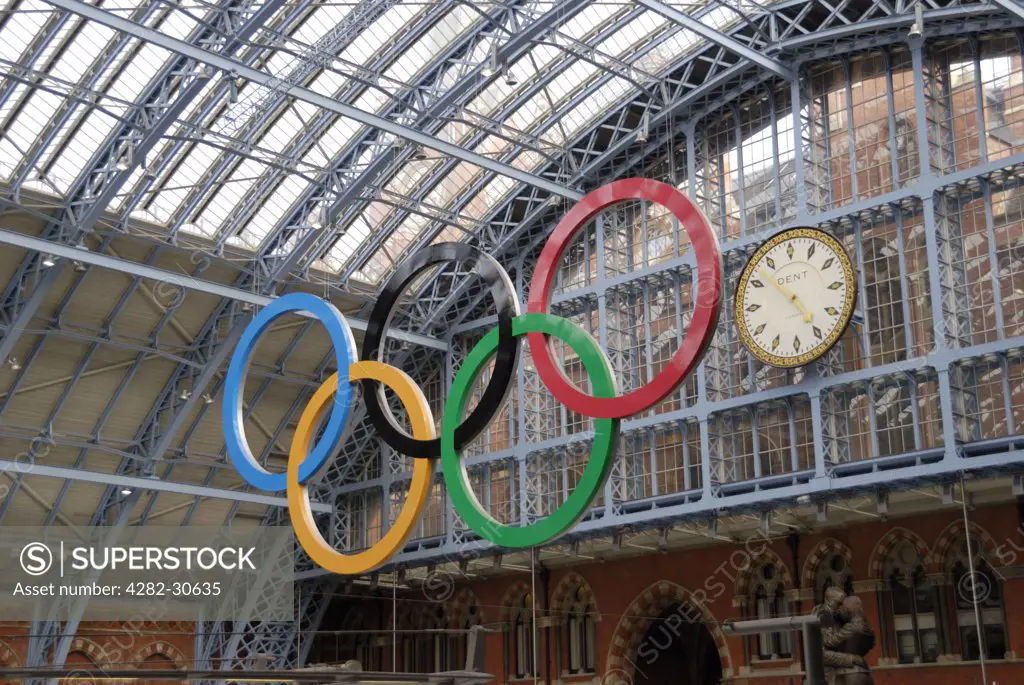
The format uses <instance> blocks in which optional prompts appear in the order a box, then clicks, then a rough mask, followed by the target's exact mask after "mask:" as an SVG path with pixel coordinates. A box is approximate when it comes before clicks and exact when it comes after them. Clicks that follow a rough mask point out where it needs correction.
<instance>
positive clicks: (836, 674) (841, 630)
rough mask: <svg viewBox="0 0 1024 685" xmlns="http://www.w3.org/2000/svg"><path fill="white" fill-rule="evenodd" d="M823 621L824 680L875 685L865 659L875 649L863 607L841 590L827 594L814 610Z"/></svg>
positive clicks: (833, 684) (832, 683) (831, 683)
mask: <svg viewBox="0 0 1024 685" xmlns="http://www.w3.org/2000/svg"><path fill="white" fill-rule="evenodd" d="M814 613H815V615H816V616H818V618H820V619H821V641H822V647H823V649H824V654H823V661H824V663H825V678H826V679H827V680H828V685H874V680H873V679H872V677H871V669H870V668H868V664H867V662H866V661H865V660H864V657H865V656H867V653H868V652H870V651H871V649H872V648H873V647H874V646H875V633H874V631H873V630H872V629H871V626H870V625H868V621H867V616H866V615H865V613H864V605H863V603H862V602H861V601H860V599H858V598H857V597H847V596H846V593H844V592H843V591H842V590H840V589H838V588H829V589H828V590H826V591H825V601H824V602H823V603H822V604H819V605H818V606H816V607H814Z"/></svg>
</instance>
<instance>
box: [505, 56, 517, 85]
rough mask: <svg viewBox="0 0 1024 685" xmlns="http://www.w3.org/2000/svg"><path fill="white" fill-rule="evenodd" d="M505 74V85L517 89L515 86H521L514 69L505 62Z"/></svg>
mask: <svg viewBox="0 0 1024 685" xmlns="http://www.w3.org/2000/svg"><path fill="white" fill-rule="evenodd" d="M504 72H505V85H506V86H512V87H515V86H518V85H519V79H517V78H516V75H515V74H513V73H512V67H510V66H509V64H508V62H505V69H504Z"/></svg>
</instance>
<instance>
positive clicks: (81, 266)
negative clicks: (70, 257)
mask: <svg viewBox="0 0 1024 685" xmlns="http://www.w3.org/2000/svg"><path fill="white" fill-rule="evenodd" d="M71 263H72V264H74V265H75V273H78V274H84V273H85V272H86V270H87V269H86V266H85V264H82V262H71Z"/></svg>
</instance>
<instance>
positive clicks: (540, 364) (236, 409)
mask: <svg viewBox="0 0 1024 685" xmlns="http://www.w3.org/2000/svg"><path fill="white" fill-rule="evenodd" d="M631 199H642V200H646V201H648V202H653V203H657V204H660V205H662V206H664V207H666V208H667V209H668V210H669V211H671V212H672V214H674V215H675V217H676V218H677V219H678V220H679V223H680V225H681V226H682V227H683V228H684V229H685V230H686V232H687V235H688V236H689V238H690V242H691V243H692V244H693V250H694V254H695V256H696V260H697V278H698V282H699V284H700V288H701V296H698V297H697V301H696V303H695V307H694V313H693V317H692V321H691V323H690V326H689V328H688V329H687V332H686V334H685V336H684V338H683V341H682V344H681V345H680V347H679V350H678V351H677V352H676V354H675V356H673V358H672V359H671V360H670V362H669V363H668V365H667V366H666V367H665V369H664V370H662V372H661V373H659V374H658V375H657V376H656V377H655V378H654V379H653V380H652V381H651V382H650V383H648V384H647V385H646V386H644V387H642V388H639V389H637V390H634V391H632V392H629V393H626V394H625V395H621V396H620V395H618V390H617V387H616V382H615V378H614V375H613V373H612V369H611V364H610V363H609V361H608V358H607V357H606V356H605V353H604V352H603V351H602V350H601V348H600V347H599V346H598V344H597V343H596V342H595V341H594V339H593V338H592V337H591V336H590V334H588V333H587V332H586V331H584V330H583V329H581V328H579V327H578V326H576V325H575V324H574V323H572V322H571V321H569V320H567V319H562V318H558V317H556V316H554V315H552V314H549V313H547V312H546V309H547V300H548V296H549V293H550V289H551V285H552V282H553V279H554V276H555V273H556V271H557V270H558V268H559V263H560V261H561V257H562V254H563V253H564V251H565V249H566V247H567V245H568V244H569V242H570V241H571V240H572V238H573V236H574V235H575V233H576V232H577V231H578V230H579V228H581V227H582V226H584V225H585V224H586V223H587V222H588V221H590V220H591V219H592V218H594V217H595V216H596V215H597V214H598V213H600V212H601V211H602V210H604V209H606V208H607V207H609V206H611V205H613V204H616V203H618V202H622V201H624V200H631ZM449 261H459V262H462V263H464V264H465V263H472V264H473V265H474V268H475V270H476V271H477V272H478V274H479V275H480V276H481V277H483V279H484V280H485V281H486V282H487V284H488V287H489V290H490V294H491V296H492V297H493V299H494V302H495V306H496V309H497V314H498V316H497V320H498V322H497V323H498V325H497V326H496V327H495V328H494V329H493V330H491V331H490V332H489V333H487V335H485V336H484V337H483V339H482V340H481V341H480V342H479V343H477V344H476V345H475V346H474V347H473V349H472V350H471V351H470V353H469V355H468V356H467V358H466V360H465V361H464V362H463V364H462V366H461V368H460V369H459V372H458V374H457V375H456V377H455V379H454V382H453V384H452V388H451V391H450V394H449V397H448V405H447V407H446V409H445V411H444V414H443V417H442V421H441V434H440V437H438V436H437V434H436V432H435V429H434V418H433V415H432V413H431V410H430V407H429V404H428V403H427V400H426V397H425V396H424V393H423V391H422V390H421V389H420V388H419V386H417V385H416V384H415V383H414V382H413V380H412V379H411V378H409V376H408V375H406V374H405V373H404V372H402V371H400V370H399V369H397V368H395V367H392V366H389V365H387V364H385V363H384V362H382V361H380V359H379V358H380V356H381V354H382V348H383V338H384V335H385V331H386V330H387V328H388V327H389V324H390V322H391V318H392V315H393V310H394V308H395V305H396V303H397V301H398V298H399V297H400V295H401V293H402V290H403V289H404V288H405V287H406V286H407V285H408V284H409V283H411V282H412V281H413V280H415V279H416V277H417V276H418V275H420V274H421V273H422V272H423V271H424V270H425V269H426V268H428V267H430V266H432V265H435V264H439V263H443V262H449ZM599 268H603V267H599ZM721 297H722V260H721V252H720V250H719V247H718V240H717V238H716V236H715V234H714V231H713V230H712V229H711V227H710V225H709V224H708V222H707V220H706V219H705V218H704V216H703V215H702V214H701V212H700V210H699V209H698V208H697V207H696V206H694V205H693V203H691V202H690V200H688V199H687V198H686V197H685V196H684V195H682V194H681V193H679V192H678V191H677V190H676V189H675V188H672V187H671V186H668V185H665V184H664V183H659V182H657V181H652V180H645V179H627V180H624V181H616V182H614V183H611V184H609V185H607V186H604V187H603V188H599V189H598V190H595V191H594V192H592V193H590V194H589V195H587V196H586V197H584V198H583V200H582V201H581V202H580V204H579V205H577V206H576V207H575V208H573V209H572V210H571V211H570V212H569V213H568V214H567V215H566V216H565V218H563V219H562V221H561V222H559V224H558V226H557V227H556V228H555V231H554V233H553V234H552V235H551V237H550V239H549V240H548V243H547V244H546V245H545V246H544V248H543V250H542V252H541V256H540V260H539V262H538V265H537V269H536V271H535V273H534V277H533V281H532V282H531V284H530V291H529V300H528V302H529V307H528V313H527V314H524V315H520V314H519V303H518V298H517V296H516V293H515V291H514V289H513V286H512V281H511V279H509V277H508V274H507V273H505V271H504V269H502V268H501V266H500V265H499V264H498V262H497V261H495V260H494V258H492V257H490V256H488V255H486V254H484V253H482V252H480V251H479V250H478V249H476V248H473V247H470V246H468V245H464V244H452V243H446V244H440V245H436V246H433V247H430V248H428V249H426V250H424V251H421V252H417V253H415V254H413V255H412V256H411V257H410V258H409V259H408V260H407V261H405V262H404V263H402V264H401V265H399V266H398V268H397V269H396V271H395V273H394V275H393V276H392V278H391V279H390V280H389V281H388V282H387V283H386V284H385V286H384V287H383V288H382V290H381V293H380V295H379V297H378V299H377V302H376V304H375V306H374V308H373V311H372V313H371V316H370V321H369V323H368V325H367V331H366V336H365V338H364V340H363V348H362V353H363V361H357V359H358V358H357V356H356V348H355V342H354V340H353V338H352V332H351V330H350V329H349V325H348V323H347V322H346V320H345V317H344V316H343V315H342V314H341V313H340V312H339V311H338V310H337V309H336V308H335V307H334V306H333V305H331V304H330V303H329V302H326V301H324V300H321V299H320V298H318V297H316V296H314V295H311V294H304V293H291V294H287V295H284V296H282V297H280V298H278V299H277V300H274V301H273V302H272V303H271V304H269V305H268V306H267V307H266V308H265V309H263V310H262V311H261V312H260V313H259V314H258V315H257V316H256V317H255V318H254V319H253V321H252V323H251V324H250V325H249V327H248V328H247V329H246V330H245V331H244V332H243V334H242V336H241V338H240V339H239V342H238V346H237V348H236V349H235V351H234V354H233V355H232V357H231V362H230V365H229V367H228V372H227V377H226V380H225V386H224V387H225V390H224V396H225V397H224V406H223V414H222V419H223V422H224V437H225V443H226V445H227V453H228V455H229V457H230V458H231V461H232V462H233V463H234V464H235V467H236V468H237V469H238V472H239V473H240V474H241V476H242V477H243V478H244V479H245V480H246V481H248V483H249V484H250V485H252V486H254V487H256V488H259V489H261V490H267V491H270V492H282V491H284V492H286V493H287V500H288V511H289V516H290V518H291V522H292V526H293V527H294V529H295V534H296V538H297V539H298V541H299V542H300V544H301V545H302V547H303V549H305V550H306V552H307V553H308V554H309V556H310V558H311V559H312V560H313V561H314V562H315V563H317V564H319V565H320V566H322V567H323V568H325V569H327V570H328V571H332V572H334V573H339V574H345V575H352V574H361V573H366V572H368V571H372V570H373V569H375V568H377V567H379V566H381V565H382V564H384V563H385V562H387V560H388V559H389V558H390V557H391V556H392V555H393V554H394V553H396V552H398V551H400V550H401V549H402V546H403V545H404V544H405V542H406V540H408V538H409V535H410V534H411V532H412V531H413V529H414V528H415V525H416V522H417V520H418V519H419V516H420V514H421V513H422V511H423V509H424V507H425V506H426V501H427V499H428V497H429V495H430V492H431V490H432V484H433V477H434V472H435V468H436V465H435V462H434V459H436V458H437V457H440V461H441V469H442V472H443V474H444V477H445V480H446V482H447V484H448V493H449V496H450V498H451V501H452V504H453V505H454V508H455V511H456V513H457V514H458V515H459V516H460V517H461V518H462V520H463V521H465V522H466V524H467V525H469V527H470V528H472V529H473V530H474V531H475V532H476V533H477V534H478V535H480V536H481V537H482V538H484V539H486V540H489V541H491V542H493V543H494V544H496V545H500V546H503V547H513V548H519V547H530V546H533V545H539V544H543V543H545V542H548V541H550V540H552V539H554V538H556V537H558V536H559V535H561V534H563V533H565V532H566V531H567V530H568V529H569V528H570V527H571V526H572V525H573V524H574V523H575V522H576V521H578V520H579V518H580V517H581V516H583V514H584V513H585V512H586V510H587V509H588V508H589V507H590V505H591V503H592V502H593V499H594V497H595V496H596V495H597V494H598V493H600V492H601V490H602V488H603V486H604V483H605V481H606V480H607V478H608V474H609V473H610V471H611V466H612V462H613V460H614V453H615V442H616V438H617V436H618V430H619V419H621V418H624V417H626V416H630V415H633V414H637V413H640V412H643V411H645V410H647V409H649V408H651V407H653V406H654V405H655V404H657V403H658V402H659V401H661V400H662V399H664V398H665V397H666V396H667V395H668V394H669V393H671V392H672V391H673V390H674V389H675V388H676V387H678V386H679V384H680V383H681V382H682V381H683V380H684V379H685V378H686V376H687V374H689V372H690V371H691V370H692V369H693V368H694V367H695V366H696V365H697V364H698V363H699V362H700V359H701V357H702V356H703V354H704V351H705V349H706V348H707V345H708V344H709V343H710V341H711V337H712V335H713V334H714V329H715V324H716V322H717V320H718V310H719V305H720V303H721ZM288 312H305V313H308V314H309V315H311V316H313V317H314V318H316V319H318V320H319V321H320V322H321V323H323V324H324V326H325V327H326V329H327V332H328V334H329V336H330V339H331V343H332V345H333V346H334V354H335V358H336V362H337V368H338V372H337V373H335V374H333V375H331V377H330V378H328V379H327V380H326V381H325V382H324V383H323V384H322V385H321V386H320V387H319V389H317V391H316V393H314V395H313V397H312V399H311V400H310V403H309V404H308V405H307V406H306V408H305V409H304V410H303V413H302V416H301V418H300V420H299V424H298V426H297V428H296V431H295V435H294V437H293V439H292V444H291V446H290V448H289V452H288V466H287V470H286V472H285V473H270V472H268V471H267V470H266V469H264V468H263V466H261V465H260V464H259V462H258V461H257V460H256V458H255V457H254V456H253V454H252V452H251V451H250V449H249V447H248V445H247V444H246V440H245V431H244V428H243V411H242V409H243V407H242V397H243V391H244V387H245V376H246V372H247V371H248V367H249V363H250V361H251V358H252V355H253V352H254V350H255V348H256V343H257V340H258V339H259V337H260V335H262V334H263V333H264V332H265V331H266V330H267V328H269V326H270V325H271V324H272V323H273V322H274V321H275V320H276V319H277V318H279V317H281V316H282V315H284V314H286V313H288ZM523 335H525V336H526V337H527V340H528V342H529V345H530V350H531V352H532V353H533V359H534V363H535V365H536V369H537V373H538V375H539V376H540V379H541V381H542V382H544V384H545V385H546V386H547V387H548V389H549V390H550V392H551V393H552V395H554V396H555V397H556V398H557V399H559V400H560V401H561V402H562V403H563V404H565V405H566V406H567V407H568V408H569V409H571V410H573V411H575V412H577V413H579V414H583V415H584V416H589V417H592V418H594V419H595V422H594V426H595V430H594V436H593V441H592V443H591V448H590V449H591V454H590V458H589V459H588V461H587V464H586V466H585V468H584V470H583V474H582V476H581V479H580V482H579V483H578V484H577V486H576V487H575V488H574V489H573V491H572V492H571V493H570V494H569V496H568V497H567V498H566V500H565V502H563V503H562V505H561V506H559V507H558V508H557V509H556V510H555V511H554V512H553V513H552V514H551V515H549V516H547V517H546V518H544V519H542V520H540V521H536V522H534V523H531V524H529V525H526V526H523V527H517V526H508V525H504V524H501V523H499V522H498V521H496V520H495V519H494V518H493V517H491V516H490V515H489V514H488V512H487V511H486V510H485V509H484V508H483V507H482V506H481V504H480V502H479V501H478V500H477V497H476V495H475V494H474V492H473V488H472V486H471V484H470V481H469V475H468V473H467V471H466V468H465V465H464V464H463V462H462V460H461V458H460V456H459V453H460V450H462V449H463V448H464V447H465V446H466V445H467V444H469V443H470V442H471V441H472V440H473V439H474V438H475V437H477V436H478V435H480V433H482V432H483V431H484V430H486V428H487V427H488V425H489V424H490V423H491V421H492V420H493V418H494V416H496V415H497V414H498V411H499V409H500V408H501V405H502V404H503V403H504V401H505V399H506V398H507V396H508V392H509V388H510V386H511V383H512V378H513V376H514V374H515V373H516V370H517V368H518V365H519V338H520V337H522V336H523ZM550 336H554V337H556V338H559V339H560V340H562V341H563V342H565V343H566V344H567V345H568V346H569V347H570V348H572V349H573V350H574V351H575V352H576V354H577V355H578V357H579V359H580V361H581V362H582V364H583V367H584V368H585V369H586V371H587V373H588V374H589V375H590V379H591V387H592V389H593V393H594V394H593V395H588V394H585V393H583V392H581V391H579V390H578V389H577V388H576V387H575V386H574V385H573V384H572V382H571V381H570V380H569V379H568V378H567V377H566V376H565V375H564V373H563V372H562V370H561V368H560V367H559V366H558V365H556V362H555V360H554V358H553V356H552V354H551V351H550V349H549V347H548V340H549V337H550ZM492 358H493V359H494V367H493V368H494V370H493V375H492V377H491V378H490V380H489V382H488V384H487V386H486V388H485V390H484V392H483V394H482V397H481V399H480V401H479V403H478V404H477V406H476V407H475V408H474V409H473V411H472V412H470V413H469V415H468V416H464V414H465V410H466V406H467V405H468V403H469V401H470V397H471V395H472V394H473V388H474V387H475V382H476V380H477V379H478V377H479V376H480V373H481V372H482V370H483V369H484V368H486V367H487V366H488V365H489V364H490V362H491V360H492ZM354 382H360V383H362V384H363V387H364V393H363V397H364V398H365V399H366V405H367V415H368V417H369V419H370V421H371V422H372V423H373V425H374V426H375V427H376V428H377V431H378V434H379V435H380V437H381V439H382V440H384V442H385V443H387V444H388V445H391V446H392V447H393V448H395V449H396V450H397V451H398V452H399V453H402V454H406V455H409V456H412V457H414V460H413V471H412V480H411V482H410V486H409V493H408V496H407V498H406V501H405V504H404V505H403V507H402V509H401V511H400V512H399V515H398V517H397V519H396V521H395V523H394V524H393V525H392V526H391V527H390V529H389V530H388V532H387V533H386V534H385V535H384V537H383V538H381V540H380V541H379V542H377V543H376V544H375V545H374V546H372V547H371V548H370V549H368V550H365V551H362V552H359V553H356V554H351V555H346V554H342V553H340V552H338V551H336V550H335V549H333V548H332V547H331V546H330V545H329V544H328V543H327V541H325V540H324V538H323V536H322V535H321V534H320V531H319V530H318V529H317V526H316V521H315V520H314V518H313V513H312V510H311V507H310V502H309V494H308V490H307V485H306V484H307V483H308V482H309V481H310V479H312V478H313V477H314V476H315V475H316V474H317V473H318V472H319V471H320V470H321V469H322V468H323V467H324V465H325V464H326V463H327V461H328V459H329V458H330V457H331V456H332V455H333V454H334V453H335V452H336V451H337V450H338V449H339V448H340V446H341V443H342V441H343V438H344V436H345V432H346V428H347V424H348V421H349V418H350V415H351V405H352V402H353V383H354ZM383 386H387V387H389V388H391V390H392V391H394V392H395V393H396V394H397V396H398V398H399V400H400V401H401V402H402V404H403V406H404V407H405V410H406V413H407V414H408V417H409V423H410V427H411V435H410V434H407V433H406V432H405V431H404V430H403V429H402V428H401V427H400V426H399V424H398V422H397V421H396V420H395V418H394V416H393V415H392V414H391V412H390V410H389V409H388V408H387V404H386V403H385V402H384V401H383ZM332 395H333V401H332V400H331V397H332ZM328 408H330V414H329V418H328V420H327V422H326V426H324V429H323V433H322V437H321V438H320V441H319V442H317V443H316V445H313V446H312V449H310V443H311V442H312V441H313V439H314V437H315V436H316V434H317V430H318V427H319V426H320V424H321V421H322V419H323V417H324V415H325V414H327V411H328Z"/></svg>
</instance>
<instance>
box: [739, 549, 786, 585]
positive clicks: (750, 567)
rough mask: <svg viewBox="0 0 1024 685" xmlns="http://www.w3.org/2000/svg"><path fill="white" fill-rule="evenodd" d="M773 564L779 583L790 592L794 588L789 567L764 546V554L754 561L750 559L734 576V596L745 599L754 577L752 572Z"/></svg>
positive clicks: (773, 551)
mask: <svg viewBox="0 0 1024 685" xmlns="http://www.w3.org/2000/svg"><path fill="white" fill-rule="evenodd" d="M765 563H769V564H773V565H774V566H775V568H776V569H777V570H778V572H779V582H780V583H781V584H782V586H783V587H784V588H786V589H787V590H792V589H794V588H795V587H796V585H794V584H793V574H792V573H790V572H789V566H787V565H786V562H784V561H783V560H782V557H780V556H779V555H778V554H776V553H775V550H773V549H771V548H770V547H768V546H765V548H764V552H762V553H761V554H759V555H758V557H757V558H756V559H753V558H752V559H750V563H749V564H747V567H746V568H745V569H743V570H742V571H741V572H740V573H739V574H737V576H736V596H737V597H746V596H747V595H748V594H749V593H750V588H751V580H752V578H753V575H754V571H755V570H757V569H758V568H760V567H761V566H762V565H763V564H765Z"/></svg>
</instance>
